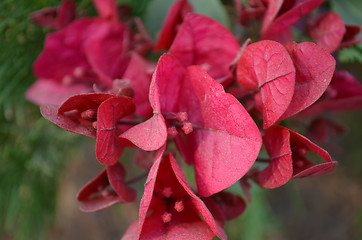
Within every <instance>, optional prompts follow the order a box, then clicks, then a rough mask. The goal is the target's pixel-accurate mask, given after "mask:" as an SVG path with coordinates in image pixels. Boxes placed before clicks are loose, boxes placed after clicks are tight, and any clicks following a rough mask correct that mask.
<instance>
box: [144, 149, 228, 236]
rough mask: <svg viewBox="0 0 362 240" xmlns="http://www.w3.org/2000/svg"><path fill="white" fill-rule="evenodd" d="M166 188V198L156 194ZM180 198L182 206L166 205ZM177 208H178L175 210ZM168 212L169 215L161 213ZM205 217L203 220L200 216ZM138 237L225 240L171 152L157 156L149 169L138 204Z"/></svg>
mask: <svg viewBox="0 0 362 240" xmlns="http://www.w3.org/2000/svg"><path fill="white" fill-rule="evenodd" d="M165 188H168V189H169V191H170V194H171V195H170V196H172V198H171V199H172V200H169V198H168V197H162V196H160V197H156V196H158V195H159V194H162V192H163V190H164V189H165ZM174 199H176V201H177V200H180V201H182V202H183V203H182V204H183V208H182V209H178V208H177V207H175V209H174V208H173V207H170V208H169V209H167V208H166V205H167V203H169V202H170V201H174ZM176 209H178V210H176ZM165 211H168V213H169V214H170V215H169V216H168V218H164V217H163V214H164V212H165ZM200 215H201V217H202V218H203V219H204V221H203V220H202V219H201V218H200ZM139 226H140V229H139V231H140V232H139V239H147V238H152V239H164V238H165V236H167V238H169V239H185V240H186V239H213V237H214V236H215V235H217V236H218V237H220V238H221V239H226V235H225V233H224V231H223V230H222V229H221V228H220V226H219V225H218V224H217V223H216V222H215V220H214V218H213V216H212V215H211V213H210V212H209V210H208V209H207V207H206V206H205V204H204V203H203V202H202V201H201V199H200V198H198V197H197V196H196V195H195V194H194V193H193V192H192V190H191V189H190V187H189V186H188V184H187V182H186V181H185V177H184V175H183V174H182V172H181V169H180V168H179V167H178V165H177V163H176V161H175V159H174V158H173V157H172V155H168V156H167V157H165V158H164V159H163V160H162V161H161V158H157V160H156V161H155V164H154V165H153V167H152V169H151V170H150V174H149V176H148V178H147V181H146V185H145V192H144V196H143V198H142V200H141V206H140V225H139Z"/></svg>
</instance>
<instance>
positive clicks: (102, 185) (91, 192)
mask: <svg viewBox="0 0 362 240" xmlns="http://www.w3.org/2000/svg"><path fill="white" fill-rule="evenodd" d="M124 177H125V169H124V167H123V166H122V165H121V164H120V163H117V164H115V165H114V166H108V167H107V168H106V169H105V170H104V171H102V172H101V173H100V174H99V175H98V176H97V177H96V178H94V179H93V180H92V181H90V182H89V183H87V184H86V185H85V186H84V187H82V189H81V190H80V191H79V193H78V196H77V200H78V201H79V202H81V205H80V209H81V210H82V211H84V212H95V211H100V210H103V209H106V208H108V207H110V206H112V205H113V204H116V203H126V202H133V201H135V200H136V192H135V190H133V189H131V188H128V187H126V186H125V184H124ZM109 186H111V187H112V189H109Z"/></svg>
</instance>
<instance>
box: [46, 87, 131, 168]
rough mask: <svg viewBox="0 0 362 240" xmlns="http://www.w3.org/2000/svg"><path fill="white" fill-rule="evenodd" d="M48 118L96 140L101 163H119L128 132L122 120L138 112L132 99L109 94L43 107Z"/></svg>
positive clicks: (80, 96)
mask: <svg viewBox="0 0 362 240" xmlns="http://www.w3.org/2000/svg"><path fill="white" fill-rule="evenodd" d="M40 110H41V113H42V115H43V117H44V118H46V119H48V120H49V121H51V122H53V123H55V124H56V125H58V126H59V127H61V128H63V129H65V130H67V131H70V132H74V133H78V134H82V135H85V136H88V137H92V138H96V139H97V145H96V154H97V159H98V160H99V162H100V163H102V164H105V165H113V164H115V163H116V162H117V161H118V159H119V157H120V156H121V154H122V152H123V146H122V145H121V143H120V142H119V141H118V136H119V135H120V134H121V133H122V132H123V131H124V130H125V129H124V128H122V126H124V125H120V124H119V123H118V121H120V120H121V119H122V118H124V117H127V116H129V115H131V114H133V113H134V111H135V104H134V102H133V101H132V99H131V98H129V97H125V96H114V95H112V94H105V93H92V94H81V95H75V96H73V97H70V98H69V99H68V100H67V101H65V102H64V103H63V104H62V105H61V106H59V107H58V106H53V105H43V106H42V107H41V108H40Z"/></svg>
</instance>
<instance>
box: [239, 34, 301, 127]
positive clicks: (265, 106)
mask: <svg viewBox="0 0 362 240" xmlns="http://www.w3.org/2000/svg"><path fill="white" fill-rule="evenodd" d="M237 80H238V82H239V84H240V85H241V86H242V87H243V88H245V89H248V90H259V91H260V94H261V101H262V106H261V107H262V112H263V119H264V121H263V126H264V129H266V128H268V127H270V126H271V125H273V124H274V123H276V122H277V121H278V120H279V118H280V117H281V116H282V115H283V114H284V112H285V111H286V110H287V109H288V106H289V104H290V102H291V100H292V97H293V91H294V85H295V68H294V65H293V62H292V60H291V58H290V56H289V54H288V52H287V51H286V50H285V48H284V47H283V45H281V44H280V43H277V42H274V41H269V40H264V41H260V42H257V43H254V44H251V45H249V46H248V47H247V48H246V50H245V52H244V54H243V55H242V56H241V58H240V59H239V62H238V65H237Z"/></svg>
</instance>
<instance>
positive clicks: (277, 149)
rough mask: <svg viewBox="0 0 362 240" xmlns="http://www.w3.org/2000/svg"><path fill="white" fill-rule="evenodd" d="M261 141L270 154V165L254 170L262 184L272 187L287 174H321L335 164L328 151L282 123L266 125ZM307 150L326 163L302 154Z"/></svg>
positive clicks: (284, 181) (291, 176)
mask: <svg viewBox="0 0 362 240" xmlns="http://www.w3.org/2000/svg"><path fill="white" fill-rule="evenodd" d="M264 144H265V147H266V149H267V151H268V154H269V156H270V161H271V162H270V165H269V166H268V167H266V168H265V169H264V170H262V171H261V172H259V173H258V175H257V177H258V183H259V184H260V185H261V186H262V187H265V188H276V187H279V186H282V185H284V184H285V183H287V182H288V181H289V180H290V179H291V178H299V177H312V176H321V175H324V174H327V173H330V172H332V171H333V170H334V168H335V167H336V166H337V162H332V159H331V157H330V156H329V154H328V152H326V151H325V150H324V149H322V148H320V147H318V146H317V145H315V144H314V143H312V142H311V141H310V140H308V139H307V138H305V137H304V136H302V135H300V134H298V133H296V132H293V131H291V130H289V129H287V128H285V127H282V126H272V127H270V128H268V129H267V130H266V132H265V135H264ZM307 152H312V153H315V154H316V155H318V156H319V157H321V158H322V159H323V160H324V161H325V162H326V163H321V164H314V163H312V162H311V161H309V160H308V159H307V158H306V154H307Z"/></svg>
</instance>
